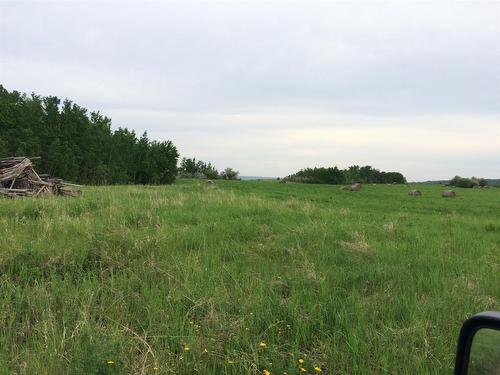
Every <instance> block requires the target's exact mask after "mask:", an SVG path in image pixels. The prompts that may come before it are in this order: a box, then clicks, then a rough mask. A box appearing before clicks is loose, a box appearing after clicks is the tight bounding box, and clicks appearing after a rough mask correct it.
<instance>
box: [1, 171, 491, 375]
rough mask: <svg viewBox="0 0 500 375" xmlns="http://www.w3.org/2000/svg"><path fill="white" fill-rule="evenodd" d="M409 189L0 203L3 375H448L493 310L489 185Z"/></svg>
mask: <svg viewBox="0 0 500 375" xmlns="http://www.w3.org/2000/svg"><path fill="white" fill-rule="evenodd" d="M410 188H411V186H400V185H390V186H387V185H382V186H371V185H370V186H365V187H364V189H363V191H361V192H357V193H356V192H342V191H340V190H339V187H338V186H328V185H298V184H278V183H276V182H273V181H242V182H225V181H218V182H217V183H216V184H215V185H209V184H206V183H204V182H196V181H178V182H177V183H176V184H175V185H173V186H159V187H148V186H146V187H142V186H121V187H88V188H85V189H84V194H83V196H82V197H81V198H74V199H72V198H67V199H65V198H46V199H17V200H7V199H2V200H0V233H1V234H0V249H1V251H0V373H5V374H11V373H12V374H166V373H172V374H218V375H219V374H262V373H267V371H269V372H270V373H271V374H272V375H275V374H280V375H281V374H284V373H285V372H286V373H287V374H289V375H292V374H303V373H307V374H314V373H317V372H318V371H319V370H320V369H321V373H323V374H450V373H451V371H452V368H453V360H454V354H455V347H456V340H457V336H458V332H459V329H460V326H461V323H462V322H463V320H464V319H465V318H467V317H468V316H470V315H471V314H473V313H475V312H479V311H482V310H500V277H499V275H500V215H499V213H500V189H458V190H457V193H458V196H457V197H456V198H454V199H444V198H441V196H440V192H441V189H442V187H440V186H426V185H424V186H419V189H420V190H422V192H423V196H422V197H409V196H407V192H408V190H409V189H410ZM300 362H303V363H300ZM315 367H317V369H316V370H315V369H314V368H315ZM301 368H302V369H301Z"/></svg>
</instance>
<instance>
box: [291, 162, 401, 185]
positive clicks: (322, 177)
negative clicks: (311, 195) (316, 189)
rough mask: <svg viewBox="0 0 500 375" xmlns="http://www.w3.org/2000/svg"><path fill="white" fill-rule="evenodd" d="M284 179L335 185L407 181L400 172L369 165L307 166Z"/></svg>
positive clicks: (399, 182)
mask: <svg viewBox="0 0 500 375" xmlns="http://www.w3.org/2000/svg"><path fill="white" fill-rule="evenodd" d="M284 180H286V181H292V182H302V183H309V184H333V185H343V184H351V183H353V182H363V183H387V184H392V183H397V184H405V183H406V178H405V177H404V176H403V175H402V174H401V173H399V172H381V171H379V170H378V169H374V168H372V167H371V166H369V165H366V166H364V167H360V166H358V165H353V166H350V167H349V168H347V169H339V168H337V167H330V168H323V167H321V168H306V169H302V170H300V171H298V172H297V173H295V174H293V175H290V176H288V177H285V178H284Z"/></svg>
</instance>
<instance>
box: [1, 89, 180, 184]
mask: <svg viewBox="0 0 500 375" xmlns="http://www.w3.org/2000/svg"><path fill="white" fill-rule="evenodd" d="M5 156H41V157H42V158H41V160H40V162H39V170H40V171H42V172H43V173H48V174H50V175H53V176H58V177H62V178H64V179H68V180H71V181H75V182H80V183H84V184H128V183H134V184H164V183H172V182H174V181H175V177H176V175H177V159H178V156H179V155H178V153H177V149H176V147H175V146H174V145H173V144H172V142H170V141H165V142H157V141H150V140H149V139H148V137H147V134H146V133H144V134H143V135H142V136H141V137H140V138H138V137H137V136H136V134H135V132H134V131H129V130H128V129H126V128H119V129H118V130H115V131H113V130H111V120H110V119H109V118H107V117H105V116H102V115H101V114H100V113H99V112H90V113H89V112H88V111H87V109H85V108H83V107H80V106H78V105H77V104H74V103H73V102H71V101H70V100H67V99H66V100H64V101H63V102H62V104H61V100H60V99H59V98H57V97H55V96H48V97H42V96H38V95H35V94H32V95H31V96H27V95H26V94H21V93H19V92H17V91H12V92H8V91H7V90H6V89H5V88H4V87H3V86H2V85H0V157H5Z"/></svg>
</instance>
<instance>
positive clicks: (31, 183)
mask: <svg viewBox="0 0 500 375" xmlns="http://www.w3.org/2000/svg"><path fill="white" fill-rule="evenodd" d="M32 159H39V158H38V157H36V158H27V157H24V156H19V157H11V158H4V159H0V196H6V197H10V198H16V197H38V196H41V195H63V196H70V197H76V196H79V195H81V193H82V192H81V191H80V190H74V189H72V188H70V187H69V186H78V185H74V184H70V183H67V182H64V181H63V180H62V179H60V178H50V177H49V176H48V175H43V174H41V175H39V174H38V173H36V171H35V169H34V166H33V162H32Z"/></svg>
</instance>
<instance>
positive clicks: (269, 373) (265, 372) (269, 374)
mask: <svg viewBox="0 0 500 375" xmlns="http://www.w3.org/2000/svg"><path fill="white" fill-rule="evenodd" d="M262 374H263V375H271V372H270V371H269V370H267V369H264V370H262Z"/></svg>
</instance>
